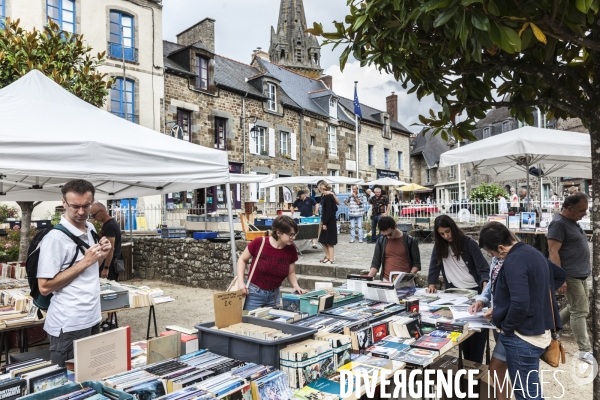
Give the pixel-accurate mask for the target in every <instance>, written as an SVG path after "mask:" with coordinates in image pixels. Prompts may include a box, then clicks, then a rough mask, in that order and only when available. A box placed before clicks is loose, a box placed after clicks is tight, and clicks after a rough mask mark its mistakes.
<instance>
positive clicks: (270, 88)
mask: <svg viewBox="0 0 600 400" xmlns="http://www.w3.org/2000/svg"><path fill="white" fill-rule="evenodd" d="M267 97H268V98H269V100H268V106H269V111H275V112H276V111H277V86H275V85H274V84H272V83H267Z"/></svg>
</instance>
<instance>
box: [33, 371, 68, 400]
mask: <svg viewBox="0 0 600 400" xmlns="http://www.w3.org/2000/svg"><path fill="white" fill-rule="evenodd" d="M56 367H57V368H56V369H55V370H53V371H49V372H46V373H45V374H42V375H38V376H34V377H31V378H29V393H30V394H31V393H37V392H41V391H44V390H48V389H52V388H55V387H58V386H62V385H64V384H66V383H68V381H69V378H68V375H67V369H66V368H58V366H56Z"/></svg>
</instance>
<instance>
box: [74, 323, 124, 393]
mask: <svg viewBox="0 0 600 400" xmlns="http://www.w3.org/2000/svg"><path fill="white" fill-rule="evenodd" d="M73 352H74V354H75V380H76V381H77V382H83V381H97V380H100V379H102V378H103V377H105V376H110V375H115V374H119V373H122V372H125V371H128V370H129V369H131V329H130V327H129V326H125V327H123V328H117V329H113V330H110V331H107V332H102V333H99V334H97V335H94V336H89V337H86V338H83V339H79V340H75V341H74V342H73Z"/></svg>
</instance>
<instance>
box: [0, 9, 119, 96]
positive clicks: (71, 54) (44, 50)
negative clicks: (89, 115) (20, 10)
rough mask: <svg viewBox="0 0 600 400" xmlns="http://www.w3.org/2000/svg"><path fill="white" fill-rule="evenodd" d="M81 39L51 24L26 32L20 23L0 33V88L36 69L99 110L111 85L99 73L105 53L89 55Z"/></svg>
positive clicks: (10, 23)
mask: <svg viewBox="0 0 600 400" xmlns="http://www.w3.org/2000/svg"><path fill="white" fill-rule="evenodd" d="M91 50H92V48H91V47H90V46H88V45H86V44H85V43H84V42H83V35H77V34H71V33H68V32H64V31H62V30H61V29H60V27H59V26H58V25H57V24H56V23H54V22H53V21H52V20H49V21H48V25H47V26H46V27H44V29H43V30H41V31H40V30H37V29H35V28H34V29H33V30H32V31H26V30H25V29H23V28H22V27H21V26H20V20H16V21H11V20H10V19H7V20H6V21H4V29H0V88H2V87H4V86H6V85H9V84H11V83H13V82H14V81H16V80H17V79H19V78H20V77H22V76H23V75H25V74H27V73H28V72H29V71H31V70H34V69H37V70H40V71H41V72H43V73H44V75H46V76H48V77H50V78H52V79H53V80H54V81H55V82H56V83H58V84H59V85H61V86H62V87H63V88H65V89H66V90H68V91H69V92H71V93H73V94H74V95H75V96H77V97H79V98H80V99H82V100H85V101H87V102H88V103H90V104H93V105H95V106H97V107H101V106H102V105H103V104H104V101H105V100H106V96H107V95H108V88H110V87H111V85H112V84H113V81H112V80H110V79H106V74H104V73H101V72H99V71H98V66H99V65H100V63H102V62H103V61H104V57H105V52H102V53H98V54H97V56H95V57H94V56H92V55H91V54H90V52H91Z"/></svg>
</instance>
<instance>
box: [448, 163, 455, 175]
mask: <svg viewBox="0 0 600 400" xmlns="http://www.w3.org/2000/svg"><path fill="white" fill-rule="evenodd" d="M449 176H450V178H454V177H455V176H456V165H451V166H450V173H449Z"/></svg>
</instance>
